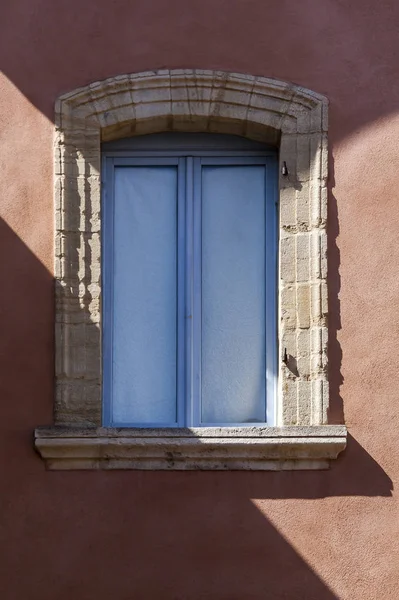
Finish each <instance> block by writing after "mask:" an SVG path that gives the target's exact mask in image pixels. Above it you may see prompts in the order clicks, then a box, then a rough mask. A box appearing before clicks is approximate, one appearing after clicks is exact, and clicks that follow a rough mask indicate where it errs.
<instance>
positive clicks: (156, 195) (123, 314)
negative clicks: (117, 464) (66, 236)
mask: <svg viewBox="0 0 399 600" xmlns="http://www.w3.org/2000/svg"><path fill="white" fill-rule="evenodd" d="M113 287H114V305H113V329H114V335H113V411H112V419H113V421H116V422H130V421H132V422H136V423H153V422H155V423H165V422H167V423H173V422H176V397H177V385H176V373H177V359H176V357H177V344H176V340H177V310H176V305H177V169H176V167H117V168H116V169H115V205H114V264H113Z"/></svg>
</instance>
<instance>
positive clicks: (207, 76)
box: [35, 69, 347, 470]
mask: <svg viewBox="0 0 399 600" xmlns="http://www.w3.org/2000/svg"><path fill="white" fill-rule="evenodd" d="M164 131H184V132H213V133H229V134H235V135H240V136H244V137H246V138H249V139H251V140H255V141H261V142H263V143H269V144H272V145H276V146H278V147H279V160H280V166H279V202H280V214H279V266H278V269H279V297H278V310H279V340H280V344H281V346H280V347H281V348H282V349H283V350H284V353H281V352H280V356H279V381H280V384H279V409H278V427H265V428H261V427H260V428H256V429H255V428H246V429H245V431H244V428H225V429H223V430H221V429H217V428H215V429H212V428H210V429H209V428H204V429H203V430H200V429H198V428H195V429H187V428H186V429H184V430H181V429H179V430H161V431H159V430H157V431H155V430H152V431H149V430H142V431H141V433H140V435H139V434H138V433H137V431H138V430H135V432H132V430H128V429H123V430H118V429H116V428H103V427H101V335H100V332H101V299H102V289H101V242H100V237H101V208H100V207H101V174H100V173H101V142H105V141H110V140H115V139H118V138H124V137H129V136H132V135H144V134H147V133H157V132H164ZM327 132H328V100H327V98H326V97H325V96H322V95H321V94H318V93H316V92H314V91H312V90H309V89H306V88H303V87H301V86H299V85H296V84H294V83H291V82H284V81H279V80H276V79H269V78H266V77H260V76H254V75H250V74H245V73H244V74H243V73H231V72H225V71H211V70H203V69H172V70H169V69H162V70H155V71H146V72H141V73H132V74H124V75H117V76H115V77H110V78H108V79H106V80H104V81H97V82H94V83H89V84H88V85H85V86H84V87H81V88H78V89H76V90H73V91H70V92H68V93H65V94H63V95H62V96H60V97H59V98H58V99H57V101H56V104H55V140H54V166H55V177H54V204H55V245H54V248H55V257H54V258H55V262H54V276H55V321H56V322H55V394H54V425H53V426H45V427H38V428H37V429H36V430H35V448H36V450H37V451H38V452H39V453H40V455H41V456H42V458H43V459H44V461H45V464H46V467H47V468H49V469H248V470H252V469H255V470H258V469H260V470H281V469H325V468H328V466H329V463H330V460H331V459H334V458H336V457H337V456H338V454H339V453H340V452H341V451H342V450H343V449H344V448H345V446H346V439H347V430H346V427H345V426H344V425H342V424H341V425H333V424H328V418H329V413H328V407H329V385H328V322H327V319H328V301H327V203H328V188H327V178H328V148H327ZM285 356H287V360H283V357H285Z"/></svg>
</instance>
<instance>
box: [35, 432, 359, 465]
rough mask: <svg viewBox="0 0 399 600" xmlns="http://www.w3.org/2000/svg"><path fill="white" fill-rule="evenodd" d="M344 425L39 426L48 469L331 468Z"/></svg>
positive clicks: (37, 439)
mask: <svg viewBox="0 0 399 600" xmlns="http://www.w3.org/2000/svg"><path fill="white" fill-rule="evenodd" d="M346 438H347V430H346V427H345V426H344V425H317V426H309V427H302V426H290V427H223V428H221V427H201V428H192V429H134V428H129V429H127V428H118V429H114V428H106V427H99V428H78V427H72V426H71V427H65V426H63V427H60V426H56V427H39V428H37V429H36V430H35V441H34V443H35V448H36V450H37V451H38V452H39V454H40V456H41V457H42V458H43V460H44V461H45V464H46V468H47V469H49V470H82V469H86V470H87V469H92V470H112V469H136V470H154V471H157V470H171V471H173V470H233V471H234V470H248V471H252V470H253V471H256V470H262V471H279V470H309V469H328V468H329V465H330V460H332V459H335V458H337V456H338V454H339V453H340V452H342V450H344V448H345V446H346Z"/></svg>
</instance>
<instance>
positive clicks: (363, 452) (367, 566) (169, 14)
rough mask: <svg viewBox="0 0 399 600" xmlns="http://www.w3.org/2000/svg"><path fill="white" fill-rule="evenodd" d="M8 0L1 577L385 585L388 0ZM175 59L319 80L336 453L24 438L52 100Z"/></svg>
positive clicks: (41, 288) (43, 376)
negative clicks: (232, 463)
mask: <svg viewBox="0 0 399 600" xmlns="http://www.w3.org/2000/svg"><path fill="white" fill-rule="evenodd" d="M4 4H5V3H4ZM2 17H3V18H2V21H1V25H0V29H1V31H0V33H1V35H0V56H1V68H2V72H3V74H2V77H1V79H0V165H1V178H0V210H1V223H0V227H1V232H0V233H1V235H0V244H1V256H2V260H1V262H0V273H1V280H2V283H3V286H2V294H1V298H0V322H1V336H0V351H1V357H2V360H1V367H0V368H1V371H0V383H1V390H2V393H1V417H2V418H1V420H0V423H1V426H0V427H1V432H0V442H1V448H2V452H1V455H0V460H1V473H2V492H1V496H0V515H1V516H0V519H1V529H0V539H1V548H2V551H1V552H2V556H1V559H2V560H1V563H0V564H1V566H0V593H1V597H2V598H4V599H5V600H9V599H13V600H14V599H16V600H19V599H22V598H24V600H25V599H30V598H32V599H35V598H38V597H40V598H43V599H47V598H48V599H53V598H58V599H60V600H63V599H65V600H67V599H68V600H69V599H70V598H72V597H73V598H77V599H79V600H81V599H86V598H87V599H89V598H93V597H95V598H99V599H104V600H105V599H108V598H109V597H111V596H112V597H114V598H118V599H119V598H121V599H122V598H126V599H128V598H129V599H130V598H132V597H134V598H140V599H141V598H143V599H152V598H165V599H171V600H172V599H179V600H186V599H190V600H191V599H193V600H194V599H195V600H197V599H203V598H209V599H212V600H219V599H221V598H225V599H229V600H231V599H237V600H238V599H240V600H241V599H243V598H245V599H249V600H252V599H254V600H255V599H256V600H258V599H263V598H273V599H274V598H281V599H282V598H290V599H291V598H292V599H295V600H296V599H299V598H303V599H306V600H309V599H313V598H314V599H315V600H316V599H317V600H332V599H340V600H346V599H351V600H360V599H362V600H373V599H375V598H384V599H388V598H389V599H391V598H392V599H395V600H396V599H397V598H398V596H399V584H398V577H397V572H398V562H399V556H398V552H399V542H398V540H399V535H398V534H399V519H398V501H397V497H396V493H395V486H396V482H397V481H398V478H399V450H398V447H397V431H398V414H399V402H398V399H397V389H398V384H399V375H398V373H397V368H396V367H397V365H396V363H397V356H398V352H399V329H398V326H397V312H398V307H397V304H398V297H399V278H398V276H397V264H398V261H399V246H398V243H397V231H398V227H399V209H398V201H397V190H398V184H399V152H398V143H397V140H398V135H399V117H398V109H399V79H398V78H397V65H398V59H399V56H398V55H399V44H398V41H397V40H398V33H399V6H398V4H397V2H395V1H394V0H386V1H384V2H382V3H375V2H372V0H363V1H360V0H357V1H356V2H352V3H350V4H349V3H343V2H339V1H333V0H303V1H302V2H296V1H295V0H285V1H283V2H273V3H265V2H263V1H262V0H248V1H247V2H243V1H240V0H201V1H199V0H198V1H197V0H188V1H187V0H170V1H169V2H162V1H161V0H153V1H146V2H144V1H142V0H138V1H137V2H135V3H132V2H129V1H128V0H114V1H112V2H109V1H108V2H105V1H103V0H99V1H98V2H96V3H82V2H78V1H77V0H68V1H66V0H57V1H55V2H50V1H49V0H41V1H40V0H30V1H29V2H28V1H27V0H15V1H14V2H13V3H7V6H6V7H3V9H2ZM185 67H197V68H201V69H221V70H226V71H235V72H242V73H252V74H255V75H261V76H265V77H272V78H275V79H279V80H284V81H292V82H295V83H296V84H299V85H302V86H304V87H306V88H309V89H312V90H315V91H317V92H319V93H321V94H323V95H325V96H327V97H328V98H329V101H330V113H329V114H330V127H329V147H330V179H329V211H330V212H329V225H328V228H329V229H328V234H329V248H328V250H329V283H330V297H329V301H330V321H329V335H330V343H329V344H330V347H329V359H330V395H331V399H330V415H329V418H330V421H331V422H339V421H341V420H342V418H343V412H345V421H346V423H347V425H348V427H349V431H350V433H351V436H352V437H351V439H350V441H349V447H348V450H347V451H346V452H345V454H344V455H343V456H342V457H341V458H340V459H339V460H338V463H337V464H336V465H334V467H333V469H332V470H331V471H330V472H325V473H300V472H297V473H279V474H276V473H266V474H265V473H163V474H162V473H155V472H154V473H137V472H128V473H118V472H113V473H94V472H92V473H73V472H70V473H47V472H45V471H44V467H43V463H42V462H41V461H40V459H39V458H38V457H36V456H35V454H34V452H33V450H32V430H33V429H34V427H35V426H36V425H39V424H45V423H46V422H47V423H49V424H50V423H51V420H52V402H53V373H54V366H53V362H54V359H53V352H54V345H53V319H54V311H53V275H52V274H53V260H52V257H53V242H52V240H53V194H52V187H53V179H52V165H53V160H52V155H53V147H52V145H53V130H54V123H53V114H54V109H53V107H54V102H55V99H56V98H57V97H58V96H59V95H60V94H62V93H65V92H68V91H69V90H73V89H76V88H77V87H79V86H84V85H86V84H88V83H90V82H91V81H96V80H102V79H106V78H107V77H111V76H114V75H117V74H122V73H131V72H138V71H144V70H146V69H161V68H185Z"/></svg>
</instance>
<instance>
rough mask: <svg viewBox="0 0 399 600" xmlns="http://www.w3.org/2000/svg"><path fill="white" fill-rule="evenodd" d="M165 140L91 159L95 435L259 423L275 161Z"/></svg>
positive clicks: (269, 404) (273, 245)
mask: <svg viewBox="0 0 399 600" xmlns="http://www.w3.org/2000/svg"><path fill="white" fill-rule="evenodd" d="M147 137H148V138H149V137H152V136H147ZM166 138H168V139H169V140H171V139H174V142H173V144H170V148H171V149H170V152H168V150H167V148H168V143H167V141H165V138H164V137H162V138H161V139H160V138H159V136H158V138H157V144H156V145H155V147H154V149H153V151H152V152H153V155H152V154H151V143H150V142H149V141H148V139H146V138H144V137H143V138H142V139H141V140H138V142H134V140H133V141H132V142H131V141H130V140H129V141H125V142H124V144H123V145H122V150H121V151H118V146H115V145H114V146H113V147H112V148H110V149H108V150H107V153H105V156H104V166H103V181H104V184H105V185H104V194H103V290H104V291H103V294H104V296H103V373H104V377H103V406H104V414H103V422H104V425H112V426H132V427H153V426H162V427H165V426H166V427H176V426H188V427H190V426H201V425H204V426H205V425H232V424H237V425H241V424H242V425H249V424H264V423H265V422H267V423H268V424H273V423H274V422H275V395H276V381H277V375H276V362H277V332H276V264H277V260H276V257H277V224H276V203H277V169H276V165H277V159H276V155H275V154H274V153H272V152H271V151H270V150H263V151H262V149H260V148H259V144H256V145H254V146H252V145H251V142H249V141H248V140H245V143H244V144H243V148H242V150H241V151H240V146H239V140H240V138H234V144H232V150H231V152H230V153H229V151H228V150H225V149H224V148H225V147H226V146H227V145H228V136H220V137H219V136H209V137H207V138H206V141H207V143H206V144H204V143H203V140H202V142H201V140H200V139H199V138H198V137H197V136H195V135H194V136H193V135H192V136H190V138H189V140H188V138H187V137H185V136H181V135H179V139H178V140H177V138H176V139H175V138H171V137H170V135H169V136H166ZM202 138H203V136H202ZM211 138H214V139H215V142H214V143H212V140H211ZM221 138H223V139H221ZM137 139H138V138H136V140H137ZM187 140H188V141H187ZM185 141H186V142H185ZM184 143H186V147H187V148H189V150H185V149H184ZM135 144H137V145H138V146H139V147H138V148H137V147H136V146H135ZM140 144H141V145H143V144H144V152H143V154H144V156H138V152H139V151H140ZM218 145H219V147H220V148H221V147H222V146H223V150H221V149H220V153H221V154H222V155H221V156H217V150H218ZM108 146H109V145H108ZM202 147H204V149H203V150H201V148H202ZM129 152H130V153H131V156H128V154H129ZM189 152H190V153H191V155H192V156H187V154H188V153H189ZM160 154H162V156H160ZM178 154H179V155H178ZM201 154H202V156H201ZM266 416H267V418H266Z"/></svg>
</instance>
